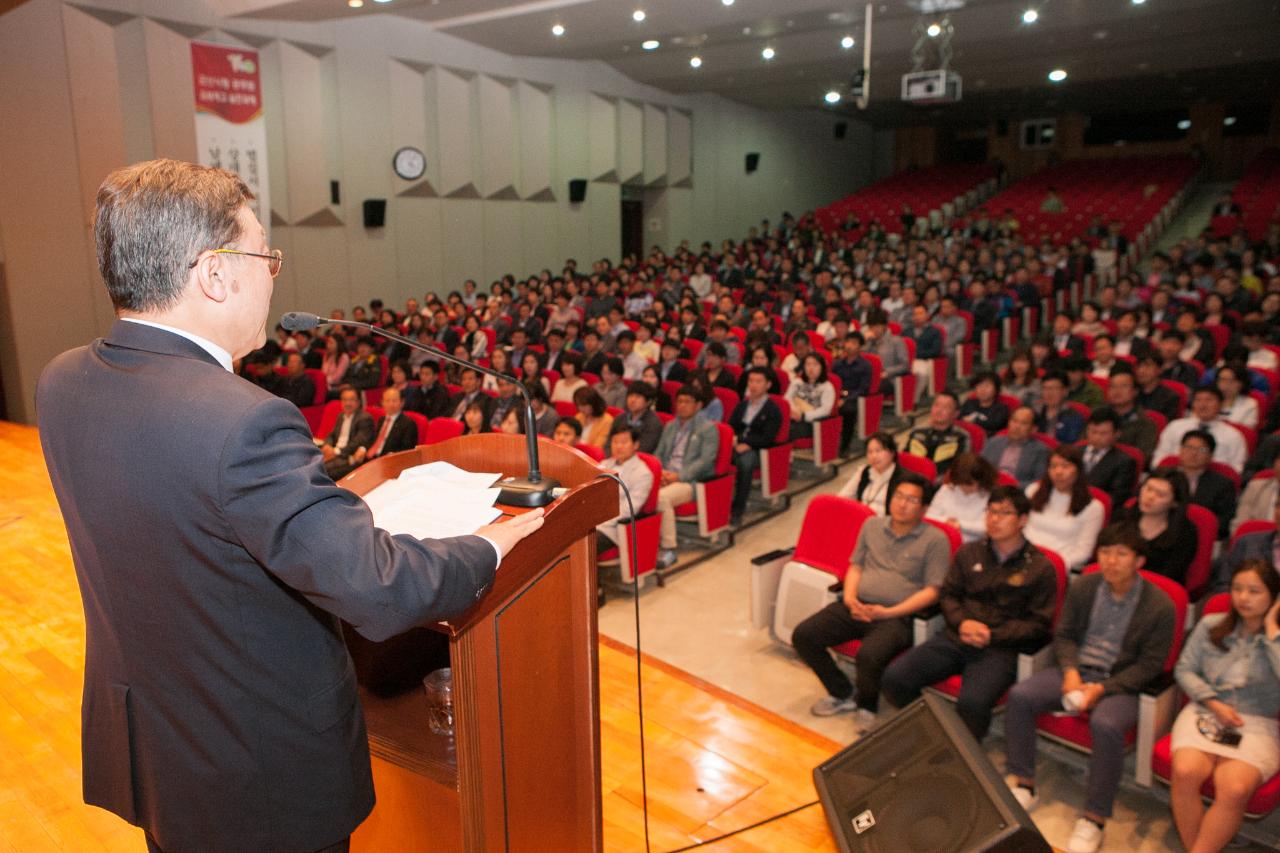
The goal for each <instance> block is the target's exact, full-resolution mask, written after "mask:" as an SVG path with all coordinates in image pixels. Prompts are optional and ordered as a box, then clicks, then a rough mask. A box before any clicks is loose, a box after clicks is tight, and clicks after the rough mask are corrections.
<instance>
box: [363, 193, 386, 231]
mask: <svg viewBox="0 0 1280 853" xmlns="http://www.w3.org/2000/svg"><path fill="white" fill-rule="evenodd" d="M386 224H387V200H386V199H385V198H366V199H365V200H364V227H365V228H381V227H382V226H384V225H386Z"/></svg>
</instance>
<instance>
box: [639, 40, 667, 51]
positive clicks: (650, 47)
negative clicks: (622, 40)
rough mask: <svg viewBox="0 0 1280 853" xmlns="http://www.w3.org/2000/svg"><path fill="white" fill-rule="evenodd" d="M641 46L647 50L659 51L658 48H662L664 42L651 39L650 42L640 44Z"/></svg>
mask: <svg viewBox="0 0 1280 853" xmlns="http://www.w3.org/2000/svg"><path fill="white" fill-rule="evenodd" d="M640 46H641V47H643V48H644V49H645V50H657V49H658V48H660V47H662V42H660V41H658V40H657V39H649V40H648V41H642V42H640Z"/></svg>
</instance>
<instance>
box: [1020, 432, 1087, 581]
mask: <svg viewBox="0 0 1280 853" xmlns="http://www.w3.org/2000/svg"><path fill="white" fill-rule="evenodd" d="M1083 465H1084V462H1083V461H1082V459H1081V453H1080V449H1079V448H1078V447H1069V446H1066V445H1059V446H1058V447H1057V448H1055V449H1054V450H1053V452H1052V453H1050V454H1049V468H1048V470H1047V471H1046V472H1045V475H1044V476H1043V477H1041V478H1040V481H1039V482H1038V483H1033V484H1031V485H1030V486H1028V487H1027V497H1028V498H1030V499H1031V518H1030V521H1029V522H1028V524H1027V530H1026V534H1027V538H1028V539H1030V540H1031V541H1032V542H1033V543H1034V544H1036V545H1039V546H1040V547H1041V548H1047V549H1048V550H1050V551H1054V552H1056V553H1057V554H1058V556H1060V557H1062V560H1063V562H1064V563H1066V564H1067V568H1069V569H1071V570H1073V571H1075V570H1078V569H1080V568H1082V567H1083V566H1084V565H1085V564H1086V563H1088V562H1089V559H1090V558H1091V557H1092V556H1093V546H1094V543H1096V542H1097V540H1098V531H1100V530H1101V529H1102V522H1103V518H1104V511H1103V506H1102V503H1101V502H1100V501H1099V500H1098V499H1096V498H1094V497H1093V496H1092V495H1091V494H1089V481H1088V479H1087V478H1086V477H1085V476H1084V471H1083Z"/></svg>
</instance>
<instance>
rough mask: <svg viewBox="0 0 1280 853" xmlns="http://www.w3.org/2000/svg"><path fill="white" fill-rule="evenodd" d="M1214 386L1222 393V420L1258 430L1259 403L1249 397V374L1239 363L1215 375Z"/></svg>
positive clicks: (1230, 365)
mask: <svg viewBox="0 0 1280 853" xmlns="http://www.w3.org/2000/svg"><path fill="white" fill-rule="evenodd" d="M1213 382H1214V385H1216V386H1217V387H1218V390H1219V391H1221V392H1222V419H1223V420H1224V421H1230V422H1231V423H1234V424H1240V425H1242V426H1247V427H1249V429H1257V428H1258V419H1259V412H1258V401H1257V400H1255V399H1253V397H1251V396H1249V393H1248V391H1249V386H1248V383H1249V373H1248V371H1247V370H1246V369H1245V367H1244V366H1243V365H1241V364H1239V363H1235V364H1224V365H1222V367H1219V368H1218V369H1217V371H1216V373H1215V375H1214V380H1213Z"/></svg>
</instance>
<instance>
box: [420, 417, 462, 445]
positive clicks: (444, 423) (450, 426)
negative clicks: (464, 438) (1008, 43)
mask: <svg viewBox="0 0 1280 853" xmlns="http://www.w3.org/2000/svg"><path fill="white" fill-rule="evenodd" d="M463 429H464V425H463V423H462V421H460V420H456V419H454V418H432V419H431V420H430V421H428V422H427V437H426V440H425V441H423V442H422V443H423V444H435V443H436V442H438V441H448V440H449V439H451V438H457V437H458V436H460V435H462V430H463Z"/></svg>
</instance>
